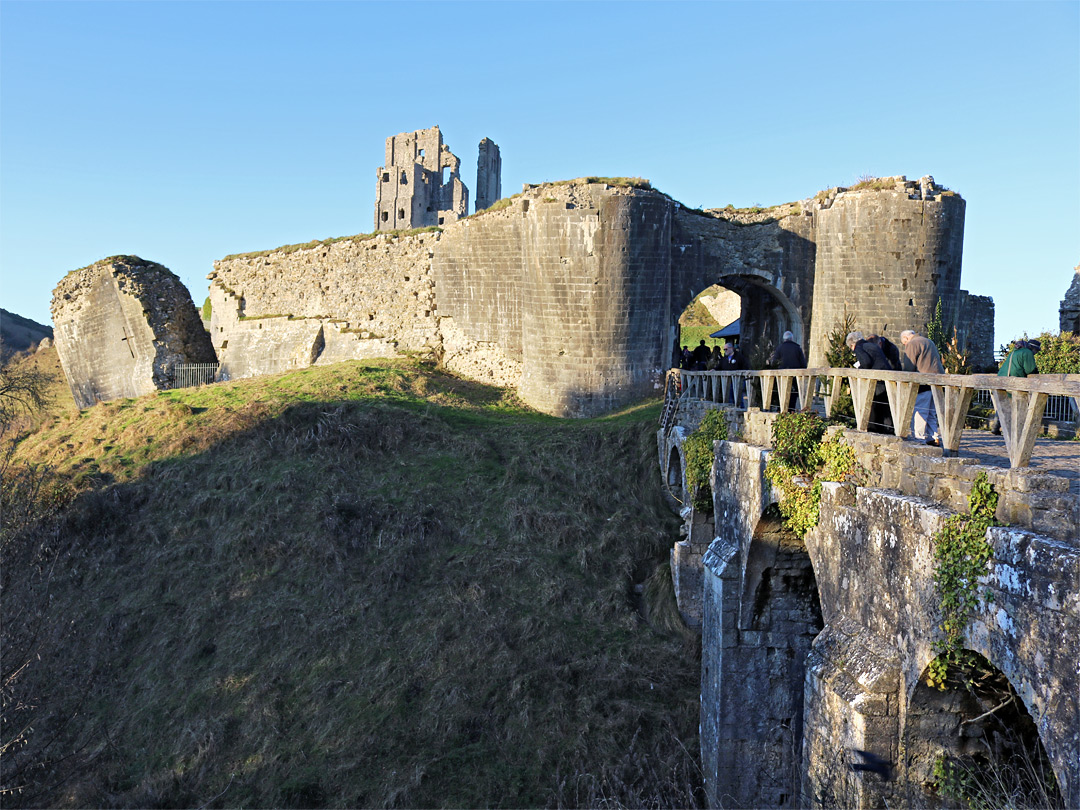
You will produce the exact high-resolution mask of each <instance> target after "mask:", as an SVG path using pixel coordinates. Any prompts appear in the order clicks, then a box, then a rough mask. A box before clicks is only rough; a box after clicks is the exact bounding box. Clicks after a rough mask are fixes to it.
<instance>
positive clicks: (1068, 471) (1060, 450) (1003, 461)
mask: <svg viewBox="0 0 1080 810" xmlns="http://www.w3.org/2000/svg"><path fill="white" fill-rule="evenodd" d="M957 455H958V456H960V458H974V459H978V462H979V463H980V464H986V465H987V466H991V467H1008V466H1009V454H1008V453H1006V452H1005V440H1004V439H1002V438H1001V437H1000V436H995V435H994V434H993V433H991V432H990V431H988V430H970V429H969V430H965V431H964V435H963V438H962V439H961V440H960V452H959V453H957ZM1029 466H1030V467H1031V468H1032V469H1033V470H1038V471H1039V472H1043V473H1047V474H1048V475H1059V476H1061V477H1063V478H1068V479H1070V488H1071V490H1072V491H1073V492H1075V493H1077V494H1078V495H1080V441H1061V440H1059V439H1037V440H1036V441H1035V450H1034V452H1033V453H1032V454H1031V464H1030V465H1029Z"/></svg>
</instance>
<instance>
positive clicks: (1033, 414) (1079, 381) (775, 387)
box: [675, 367, 1080, 467]
mask: <svg viewBox="0 0 1080 810" xmlns="http://www.w3.org/2000/svg"><path fill="white" fill-rule="evenodd" d="M675 372H677V373H678V375H679V382H680V386H679V387H678V389H679V390H680V391H681V394H680V396H681V397H682V398H685V399H696V400H700V401H706V402H716V403H720V404H726V405H731V406H733V407H745V408H750V407H760V408H761V409H762V410H770V409H771V408H772V405H773V402H774V397H775V401H776V404H777V405H778V406H779V409H780V411H781V412H786V411H787V409H788V405H789V402H790V396H791V392H792V390H793V389H795V390H797V391H798V395H799V401H800V403H801V405H802V407H803V408H806V407H807V406H813V403H814V401H815V399H819V398H820V400H821V401H822V404H823V405H824V409H825V415H826V416H829V415H831V413H832V408H833V404H834V402H835V400H836V395H837V394H838V393H839V391H840V387H841V385H842V383H843V382H844V381H845V380H846V381H847V383H848V386H849V387H850V389H851V399H852V404H853V405H854V409H855V427H856V429H858V430H862V431H865V430H867V428H868V426H869V423H870V409H871V406H872V405H873V400H874V390H875V388H876V386H877V383H878V382H883V383H884V384H885V392H886V394H887V396H888V404H889V412H890V415H891V416H892V423H893V429H894V432H895V434H896V435H897V436H899V437H901V438H903V437H906V436H907V435H908V434H909V433H910V430H911V417H912V415H913V414H914V412H915V397H916V395H917V394H918V391H919V386H921V385H924V386H929V387H930V390H931V391H932V392H933V398H934V407H935V409H936V410H937V420H938V433H939V435H940V437H941V446H942V450H943V453H944V455H946V456H951V455H955V454H956V452H957V451H958V450H959V448H960V438H961V434H962V432H963V429H964V424H965V422H966V420H967V415H968V408H969V407H970V405H971V399H972V397H973V396H974V394H975V392H976V391H979V390H983V391H989V393H990V398H991V401H992V402H993V405H994V410H995V411H996V412H997V418H998V421H999V422H1000V424H1001V435H1002V437H1003V438H1004V439H1005V448H1006V450H1007V451H1008V453H1009V463H1010V464H1011V465H1012V466H1013V467H1026V466H1027V465H1028V462H1029V461H1030V460H1031V452H1032V450H1033V449H1034V447H1035V439H1036V437H1037V436H1038V435H1039V433H1040V431H1041V429H1042V414H1043V409H1044V408H1045V406H1046V398H1047V397H1048V396H1067V397H1071V398H1072V399H1073V401H1074V402H1076V405H1077V408H1078V409H1080V374H1038V375H1035V376H1032V377H1024V378H1017V377H998V376H997V375H996V374H918V373H913V372H907V371H863V370H861V369H854V368H828V367H826V368H807V369H793V370H787V371H779V370H776V371H686V370H683V369H677V370H675ZM744 394H745V400H743V399H742V397H743V395H744Z"/></svg>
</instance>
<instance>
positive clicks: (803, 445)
mask: <svg viewBox="0 0 1080 810" xmlns="http://www.w3.org/2000/svg"><path fill="white" fill-rule="evenodd" d="M826 427H827V424H826V422H825V421H824V420H823V419H822V418H821V417H819V416H818V415H817V414H815V413H810V412H807V413H800V412H794V413H782V414H780V415H779V416H778V417H777V418H776V421H775V422H773V451H772V454H771V455H770V456H769V461H768V463H766V465H765V477H766V478H768V479H769V483H770V484H772V486H773V487H775V488H776V490H777V491H778V492H779V493H780V496H781V497H780V503H779V504H778V506H779V508H780V516H781V518H782V519H783V522H784V525H785V526H787V527H788V528H789V529H791V531H793V532H794V533H795V534H797V535H798V536H799V537H802V536H803V535H804V534H806V532H808V531H809V530H810V529H812V528H814V526H816V525H817V523H818V515H819V511H820V505H821V482H822V481H852V482H855V483H859V482H861V481H862V479H863V477H864V474H863V471H862V468H861V467H860V466H859V464H858V461H857V460H856V458H855V451H854V449H852V447H851V446H850V445H849V444H848V443H847V442H846V441H844V438H843V436H842V435H841V434H840V433H834V434H833V435H832V436H830V437H828V438H827V439H825V440H824V441H823V440H822V437H823V436H824V434H825V428H826Z"/></svg>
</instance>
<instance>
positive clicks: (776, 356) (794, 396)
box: [769, 331, 806, 411]
mask: <svg viewBox="0 0 1080 810" xmlns="http://www.w3.org/2000/svg"><path fill="white" fill-rule="evenodd" d="M769 365H770V366H772V367H774V368H782V369H792V368H806V355H805V354H803V350H802V346H800V345H799V344H798V343H796V342H795V335H793V334H792V333H791V332H790V331H788V332H784V339H783V341H782V342H781V343H780V345H779V346H777V347H776V349H775V350H773V353H772V356H771V357H769ZM798 408H799V394H798V391H797V390H796V389H795V387H794V386H792V388H791V396H790V398H789V399H788V410H789V411H796V410H798Z"/></svg>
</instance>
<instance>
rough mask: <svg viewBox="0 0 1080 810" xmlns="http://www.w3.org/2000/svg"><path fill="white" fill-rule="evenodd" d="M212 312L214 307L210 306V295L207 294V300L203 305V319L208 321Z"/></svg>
mask: <svg viewBox="0 0 1080 810" xmlns="http://www.w3.org/2000/svg"><path fill="white" fill-rule="evenodd" d="M211 313H212V308H211V306H210V296H209V295H208V296H206V300H205V301H203V305H202V319H203V320H204V321H208V320H210V315H211Z"/></svg>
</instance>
